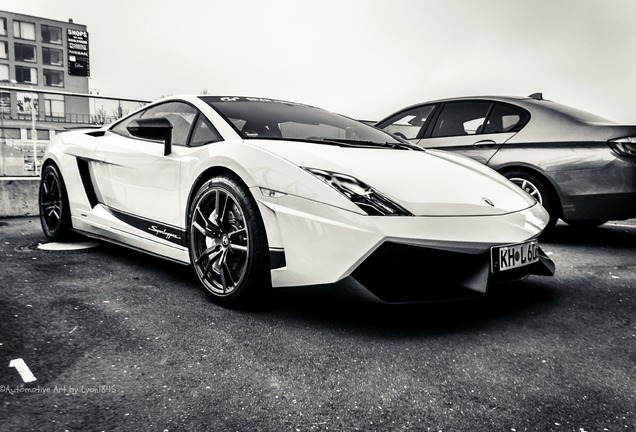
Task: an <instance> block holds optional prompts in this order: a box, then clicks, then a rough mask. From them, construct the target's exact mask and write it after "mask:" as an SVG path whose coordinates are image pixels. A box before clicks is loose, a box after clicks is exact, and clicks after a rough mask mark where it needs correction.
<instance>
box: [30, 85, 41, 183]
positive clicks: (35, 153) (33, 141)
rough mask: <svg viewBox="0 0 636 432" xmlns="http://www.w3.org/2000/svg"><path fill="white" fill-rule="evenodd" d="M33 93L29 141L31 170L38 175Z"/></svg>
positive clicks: (32, 94)
mask: <svg viewBox="0 0 636 432" xmlns="http://www.w3.org/2000/svg"><path fill="white" fill-rule="evenodd" d="M35 97H36V94H35V93H31V142H32V143H33V171H34V173H35V175H36V176H37V175H39V173H38V153H37V149H38V146H37V142H36V138H37V133H36V131H35V115H36V106H35Z"/></svg>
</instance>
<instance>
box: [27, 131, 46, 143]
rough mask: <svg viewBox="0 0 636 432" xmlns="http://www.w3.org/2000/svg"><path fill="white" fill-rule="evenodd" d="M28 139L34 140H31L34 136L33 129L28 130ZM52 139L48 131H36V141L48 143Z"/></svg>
mask: <svg viewBox="0 0 636 432" xmlns="http://www.w3.org/2000/svg"><path fill="white" fill-rule="evenodd" d="M26 131H27V139H29V140H30V139H33V138H31V137H32V136H33V134H32V132H33V131H32V130H31V129H27V130H26ZM50 137H51V134H50V133H49V130H48V129H36V130H35V139H36V140H37V141H48V140H49V139H50Z"/></svg>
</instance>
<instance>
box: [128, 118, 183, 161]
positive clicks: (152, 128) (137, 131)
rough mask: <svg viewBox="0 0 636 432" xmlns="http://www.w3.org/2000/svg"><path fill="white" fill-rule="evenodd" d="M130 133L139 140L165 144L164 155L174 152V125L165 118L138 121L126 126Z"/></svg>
mask: <svg viewBox="0 0 636 432" xmlns="http://www.w3.org/2000/svg"><path fill="white" fill-rule="evenodd" d="M126 129H128V132H130V134H131V135H133V136H135V137H137V138H143V139H149V140H158V141H163V142H164V149H163V155H164V156H168V155H169V154H170V153H171V152H172V124H171V123H170V121H168V119H167V118H165V117H154V118H146V119H137V120H133V121H131V122H130V123H129V124H128V126H126Z"/></svg>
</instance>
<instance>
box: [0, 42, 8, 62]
mask: <svg viewBox="0 0 636 432" xmlns="http://www.w3.org/2000/svg"><path fill="white" fill-rule="evenodd" d="M8 57H9V47H8V45H7V43H6V42H0V59H6V58H8Z"/></svg>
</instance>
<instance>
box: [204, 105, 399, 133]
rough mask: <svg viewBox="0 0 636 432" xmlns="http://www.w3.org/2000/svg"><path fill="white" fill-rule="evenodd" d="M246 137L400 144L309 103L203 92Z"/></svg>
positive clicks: (371, 129)
mask: <svg viewBox="0 0 636 432" xmlns="http://www.w3.org/2000/svg"><path fill="white" fill-rule="evenodd" d="M201 99H202V100H203V101H204V102H206V103H207V104H208V105H210V106H211V107H212V108H214V109H215V110H216V111H217V112H218V113H219V114H221V115H222V116H223V117H225V119H226V120H227V121H228V122H229V123H230V124H232V125H233V126H234V128H235V129H236V131H237V132H238V133H239V134H240V135H241V136H242V137H243V138H265V139H291V140H306V141H330V140H331V141H337V142H342V143H345V142H346V143H355V142H358V141H359V142H364V143H383V144H384V143H388V144H401V143H402V141H399V140H397V139H396V138H395V137H393V136H391V135H389V134H387V133H385V132H383V131H381V130H379V129H376V128H374V127H372V126H369V125H367V124H365V123H362V122H359V121H356V120H353V119H350V118H348V117H344V116H341V115H338V114H334V113H331V112H329V111H325V110H322V109H320V108H315V107H312V106H308V105H302V104H297V103H293V102H285V101H279V100H274V99H262V98H247V97H216V96H201Z"/></svg>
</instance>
